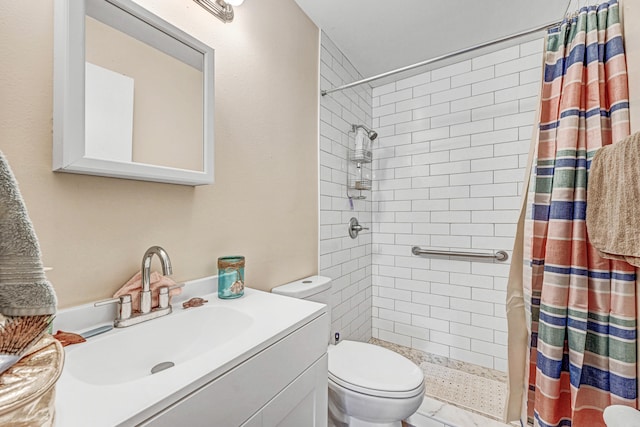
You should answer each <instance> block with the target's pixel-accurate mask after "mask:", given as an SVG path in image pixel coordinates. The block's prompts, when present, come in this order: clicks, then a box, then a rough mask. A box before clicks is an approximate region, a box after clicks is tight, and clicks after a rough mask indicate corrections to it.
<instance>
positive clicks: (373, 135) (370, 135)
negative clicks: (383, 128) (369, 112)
mask: <svg viewBox="0 0 640 427" xmlns="http://www.w3.org/2000/svg"><path fill="white" fill-rule="evenodd" d="M358 128H362V129H364V130H365V131H366V132H367V137H368V138H369V139H370V140H371V141H373V140H374V139H376V138H377V137H378V132H376V131H375V130H373V129H369V128H368V127H366V126H365V125H351V129H352V130H353V131H354V132H355V131H356V130H357V129H358Z"/></svg>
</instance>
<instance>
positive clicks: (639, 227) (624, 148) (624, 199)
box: [587, 132, 640, 267]
mask: <svg viewBox="0 0 640 427" xmlns="http://www.w3.org/2000/svg"><path fill="white" fill-rule="evenodd" d="M587 232H588V234H589V240H590V241H591V244H592V245H593V246H594V247H595V248H596V249H597V250H598V251H599V252H600V255H602V256H603V257H604V258H609V259H621V260H625V261H627V262H628V263H629V264H632V265H634V266H636V267H640V132H638V133H635V134H633V135H631V136H628V137H627V138H625V139H623V140H622V141H620V142H617V143H615V144H611V145H608V146H606V147H602V148H601V149H600V150H598V151H597V152H596V154H595V156H594V157H593V160H592V162H591V170H590V172H589V187H588V192H587Z"/></svg>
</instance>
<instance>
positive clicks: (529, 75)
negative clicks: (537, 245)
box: [320, 34, 543, 371]
mask: <svg viewBox="0 0 640 427" xmlns="http://www.w3.org/2000/svg"><path fill="white" fill-rule="evenodd" d="M542 43H543V42H542V40H541V39H537V40H533V41H527V42H523V43H521V44H518V45H512V46H509V47H505V48H502V49H500V50H497V51H493V52H490V53H485V54H480V55H478V56H476V57H473V58H465V59H463V60H460V61H459V62H457V63H453V64H450V65H446V66H442V67H439V68H434V69H431V70H429V71H426V72H423V73H421V74H417V75H414V76H412V77H409V78H404V79H399V80H397V81H394V82H392V83H388V84H385V85H382V86H377V87H373V88H371V87H370V86H369V85H361V86H359V87H356V88H355V89H350V90H345V91H343V92H336V93H333V94H330V95H327V96H324V97H322V99H321V125H320V132H321V137H320V138H321V140H320V175H321V177H320V178H321V182H320V197H321V201H320V209H321V211H320V222H321V226H320V227H321V230H320V234H321V236H320V240H321V241H320V254H321V255H320V257H321V258H320V268H321V274H323V275H328V276H330V277H332V278H333V279H334V298H333V301H332V308H333V316H334V322H333V328H334V329H333V330H334V331H340V332H341V333H342V336H343V337H345V336H346V337H351V338H354V339H360V340H367V339H369V338H370V337H374V338H378V339H381V340H385V341H389V342H392V343H395V344H400V345H403V346H407V347H412V348H415V349H418V350H422V351H425V352H428V353H432V354H436V355H441V356H446V357H449V358H451V359H455V360H460V361H464V362H469V363H473V364H476V365H481V366H485V367H489V368H494V369H497V370H501V371H505V370H506V354H507V353H506V330H507V324H506V318H505V297H506V282H507V275H508V271H509V262H510V260H509V261H507V262H503V263H499V262H494V261H472V260H470V259H466V258H458V259H453V258H451V259H449V258H446V257H416V256H413V255H412V254H411V248H412V246H416V245H417V246H421V247H425V248H432V249H445V250H457V251H469V252H471V251H473V252H492V251H497V250H505V251H507V252H509V253H511V249H512V247H513V240H514V236H515V224H516V222H517V219H518V215H519V204H520V194H521V189H522V183H523V180H524V168H525V166H526V161H527V153H528V151H529V143H530V139H531V133H532V130H533V123H534V120H535V117H534V116H535V111H536V104H537V101H538V100H537V96H538V92H539V88H540V80H541V64H542V48H543V44H542ZM321 51H322V54H321V55H322V56H321V88H322V89H327V88H331V87H336V86H339V85H341V84H344V83H350V82H351V81H354V80H357V79H358V78H360V76H359V75H358V73H357V71H356V70H355V69H354V68H353V67H352V66H351V64H350V63H349V60H348V58H346V57H345V56H344V55H343V54H342V53H341V52H340V50H339V48H338V47H337V46H335V45H334V44H333V43H332V42H331V41H330V40H329V39H328V38H327V37H326V35H325V34H322V49H321ZM436 67H437V66H436ZM369 108H370V109H369ZM351 123H362V124H365V125H367V126H369V125H370V126H371V127H373V129H375V130H376V131H377V132H378V134H379V138H378V139H377V140H376V141H375V143H374V144H373V158H374V161H373V164H372V167H373V171H374V172H373V191H372V192H370V197H369V198H367V199H366V200H365V201H356V202H355V204H354V210H353V211H352V210H351V209H350V206H349V201H348V199H347V197H346V184H345V175H344V174H345V173H346V162H347V159H346V149H347V147H348V146H349V144H353V140H352V139H353V136H352V135H351V140H350V138H349V137H350V135H349V134H348V131H349V130H350V124H351ZM351 216H356V217H358V219H359V220H360V222H361V223H364V224H365V225H371V233H370V234H361V235H360V236H359V237H358V238H357V239H356V240H351V239H350V238H349V237H348V236H347V232H346V230H347V225H346V224H347V222H348V220H349V218H350V217H351ZM368 263H369V264H368ZM368 315H371V318H372V321H371V322H370V321H369V319H368V318H367V316H368ZM369 326H371V328H370V327H369Z"/></svg>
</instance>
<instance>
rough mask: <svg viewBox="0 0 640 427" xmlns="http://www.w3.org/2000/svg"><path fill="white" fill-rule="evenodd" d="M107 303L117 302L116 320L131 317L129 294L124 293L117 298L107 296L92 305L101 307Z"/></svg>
mask: <svg viewBox="0 0 640 427" xmlns="http://www.w3.org/2000/svg"><path fill="white" fill-rule="evenodd" d="M108 304H118V314H117V317H116V320H124V319H128V318H130V317H131V295H130V294H125V295H122V296H120V297H118V298H109V299H105V300H102V301H98V302H96V303H95V304H93V306H94V307H101V306H103V305H108Z"/></svg>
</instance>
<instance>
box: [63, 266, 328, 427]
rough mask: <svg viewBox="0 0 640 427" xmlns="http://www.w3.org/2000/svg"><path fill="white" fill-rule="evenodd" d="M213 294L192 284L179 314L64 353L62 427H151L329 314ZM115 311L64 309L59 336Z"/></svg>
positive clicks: (280, 301) (277, 301)
mask: <svg viewBox="0 0 640 427" xmlns="http://www.w3.org/2000/svg"><path fill="white" fill-rule="evenodd" d="M213 290H217V277H215V276H213V277H206V278H202V279H197V280H194V281H190V282H187V283H186V286H185V287H184V288H183V292H182V294H181V295H178V296H176V297H174V298H173V301H172V305H173V313H171V314H169V315H167V316H163V317H160V318H157V319H153V320H149V321H146V322H143V323H140V324H137V325H133V326H129V327H126V328H116V329H112V330H110V331H109V332H105V333H103V334H101V335H96V336H93V337H91V338H88V339H87V342H84V343H81V344H77V345H71V346H68V347H65V353H66V355H65V363H64V369H63V372H62V375H61V376H60V379H59V380H58V383H57V384H56V425H60V426H65V427H76V426H86V425H91V426H92V427H113V426H132V425H146V424H145V423H146V421H145V420H148V419H149V418H150V417H154V416H155V415H156V414H159V413H160V412H162V411H164V410H166V408H169V407H173V406H172V405H175V404H177V402H181V401H182V400H183V399H186V398H187V397H188V396H192V395H199V394H198V393H199V390H201V389H202V388H203V387H205V386H206V385H207V384H211V383H212V382H217V381H222V379H223V378H227V377H228V376H229V375H231V373H232V372H235V368H236V367H237V366H238V365H240V364H245V363H248V362H247V361H251V360H254V356H255V357H257V355H259V354H262V353H263V352H267V350H268V349H271V348H273V347H274V346H276V347H277V345H276V344H277V343H278V342H280V341H281V340H283V339H284V338H285V337H288V336H289V334H291V333H292V332H293V331H296V330H299V328H301V327H302V326H303V325H306V324H307V323H309V322H311V321H313V320H314V319H317V318H318V317H319V316H322V317H324V316H323V315H324V314H326V307H325V306H323V305H320V304H316V303H311V302H309V301H301V300H296V299H294V298H287V297H283V296H280V295H274V294H271V293H266V292H261V291H257V290H254V289H249V288H245V294H244V296H243V297H242V298H236V299H233V300H221V299H218V296H217V292H212V291H213ZM193 297H201V298H204V299H206V300H208V301H209V302H208V303H206V304H205V305H203V306H201V307H195V308H189V309H183V308H182V302H183V301H185V300H188V299H189V298H193ZM115 311H116V310H115V307H114V306H101V307H94V305H93V303H90V304H85V305H82V306H77V307H72V308H69V309H65V310H61V311H59V312H58V313H57V316H56V319H55V321H54V325H53V330H54V331H57V330H63V331H70V332H78V333H82V332H86V331H89V330H92V329H95V328H96V327H99V326H102V325H107V324H109V323H110V322H113V320H114V318H115ZM314 324H315V323H314ZM327 327H328V325H327ZM323 348H326V344H325V343H323ZM164 362H170V363H164ZM270 363H273V362H270ZM158 365H160V367H159V368H160V370H157V369H156V370H154V372H155V373H154V374H152V373H151V370H152V368H154V367H158ZM162 368H164V369H162ZM261 372H263V373H262V374H257V373H254V376H252V377H251V378H254V377H256V378H257V377H260V378H262V377H264V378H268V377H269V375H270V370H269V369H266V370H265V371H261ZM241 377H242V378H244V379H245V380H247V378H246V377H244V376H241ZM277 378H279V377H278V376H276V377H274V378H271V379H270V380H269V381H270V382H269V383H272V382H273V381H275V380H276V379H277ZM225 384H226V383H225ZM246 386H247V384H244V385H243V387H246ZM224 389H225V390H226V386H225V388H224ZM257 391H260V390H257ZM240 402H244V401H243V400H242V399H240ZM232 412H233V411H232ZM172 425H175V424H172ZM219 425H228V424H224V423H221V424H219Z"/></svg>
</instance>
